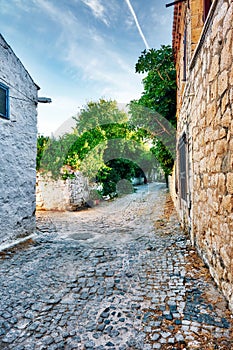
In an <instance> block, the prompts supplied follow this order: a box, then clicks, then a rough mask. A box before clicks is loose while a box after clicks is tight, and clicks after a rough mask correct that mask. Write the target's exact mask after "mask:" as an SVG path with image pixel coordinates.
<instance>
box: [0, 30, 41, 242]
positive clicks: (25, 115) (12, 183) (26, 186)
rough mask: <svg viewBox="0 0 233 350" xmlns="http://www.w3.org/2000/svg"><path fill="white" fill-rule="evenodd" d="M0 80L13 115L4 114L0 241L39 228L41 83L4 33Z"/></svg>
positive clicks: (0, 158)
mask: <svg viewBox="0 0 233 350" xmlns="http://www.w3.org/2000/svg"><path fill="white" fill-rule="evenodd" d="M0 82H1V83H2V84H4V85H5V86H7V87H8V88H9V95H10V98H9V104H10V115H9V117H10V119H9V120H8V119H4V118H1V117H0V227H1V230H0V244H1V243H3V242H4V243H5V242H9V241H11V240H13V239H15V238H18V237H20V236H24V235H27V234H29V233H31V232H32V231H33V230H34V228H35V208H36V201H35V183H36V138H37V110H36V104H37V90H38V87H37V86H36V85H35V83H34V82H33V80H32V79H31V77H30V75H29V74H28V72H27V71H26V70H25V68H24V67H23V65H22V63H21V62H20V60H19V59H18V58H17V57H16V56H15V54H14V52H13V51H12V49H11V48H10V47H9V45H8V44H7V43H6V42H5V40H4V39H3V37H2V36H1V35H0Z"/></svg>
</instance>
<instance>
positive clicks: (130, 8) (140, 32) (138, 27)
mask: <svg viewBox="0 0 233 350" xmlns="http://www.w3.org/2000/svg"><path fill="white" fill-rule="evenodd" d="M125 2H126V4H127V5H128V7H129V10H130V12H131V14H132V16H133V18H134V21H135V24H136V26H137V29H138V31H139V34H140V36H141V38H142V40H143V42H144V44H145V46H146V49H147V50H149V49H150V46H149V44H148V42H147V40H146V38H145V35H144V34H143V31H142V28H141V26H140V24H139V22H138V19H137V16H136V13H135V11H134V9H133V6H132V5H131V2H130V0H125Z"/></svg>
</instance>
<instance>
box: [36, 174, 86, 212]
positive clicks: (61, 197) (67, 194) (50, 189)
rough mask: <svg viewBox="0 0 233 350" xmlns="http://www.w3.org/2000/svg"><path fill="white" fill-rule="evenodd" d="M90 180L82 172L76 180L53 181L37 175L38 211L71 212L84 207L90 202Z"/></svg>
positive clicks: (76, 176) (77, 175) (47, 177)
mask: <svg viewBox="0 0 233 350" xmlns="http://www.w3.org/2000/svg"><path fill="white" fill-rule="evenodd" d="M89 197H90V192H89V187H88V180H87V178H85V177H84V176H83V175H82V174H81V173H80V172H76V173H75V178H74V179H67V180H53V179H52V178H51V177H49V176H48V175H47V176H44V175H42V174H38V175H37V186H36V207H37V210H61V211H64V210H70V211H75V210H77V209H78V208H81V207H83V206H84V205H85V204H86V203H87V202H88V200H89Z"/></svg>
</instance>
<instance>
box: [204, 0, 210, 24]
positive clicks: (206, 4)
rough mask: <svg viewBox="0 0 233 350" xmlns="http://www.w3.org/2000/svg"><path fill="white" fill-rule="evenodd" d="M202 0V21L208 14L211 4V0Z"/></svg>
mask: <svg viewBox="0 0 233 350" xmlns="http://www.w3.org/2000/svg"><path fill="white" fill-rule="evenodd" d="M203 1H204V14H203V19H204V22H205V20H206V18H207V16H208V13H209V9H210V6H211V4H212V0H203Z"/></svg>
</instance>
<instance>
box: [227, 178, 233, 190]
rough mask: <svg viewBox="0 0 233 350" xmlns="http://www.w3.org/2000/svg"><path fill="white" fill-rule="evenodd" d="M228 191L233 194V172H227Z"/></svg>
mask: <svg viewBox="0 0 233 350" xmlns="http://www.w3.org/2000/svg"><path fill="white" fill-rule="evenodd" d="M227 191H228V193H229V194H233V173H228V174H227Z"/></svg>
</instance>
